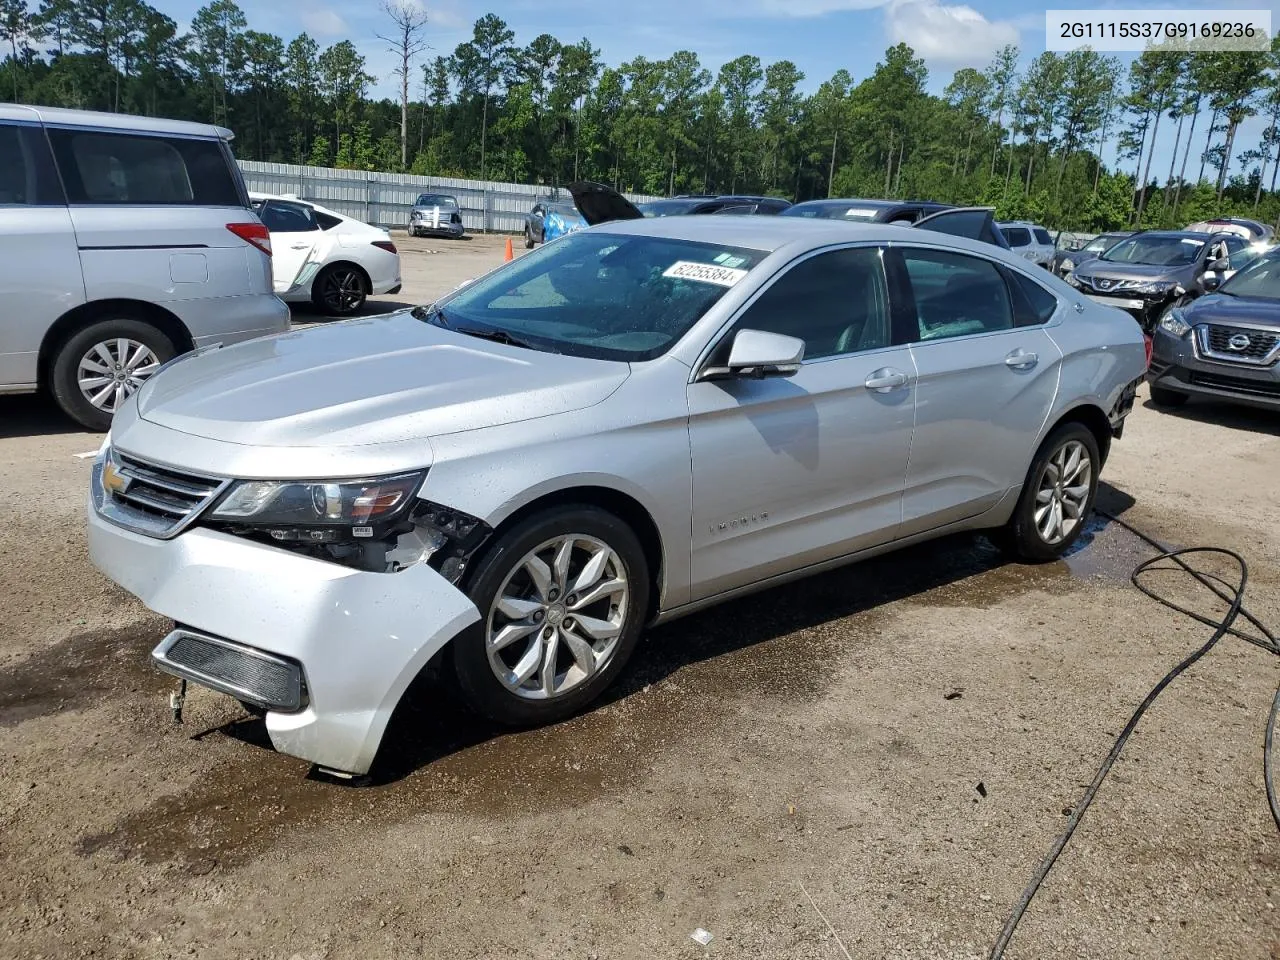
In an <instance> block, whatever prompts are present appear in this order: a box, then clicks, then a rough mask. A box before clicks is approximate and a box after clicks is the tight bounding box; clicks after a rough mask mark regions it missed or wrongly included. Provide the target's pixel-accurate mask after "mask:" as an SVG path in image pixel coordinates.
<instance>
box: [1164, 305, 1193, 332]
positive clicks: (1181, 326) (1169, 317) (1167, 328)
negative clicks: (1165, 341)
mask: <svg viewBox="0 0 1280 960" xmlns="http://www.w3.org/2000/svg"><path fill="white" fill-rule="evenodd" d="M1160 329H1161V330H1163V331H1164V332H1165V333H1171V334H1173V335H1174V336H1175V337H1185V336H1186V335H1187V334H1188V333H1190V332H1191V324H1189V323H1187V320H1186V317H1185V316H1183V313H1182V311H1181V310H1179V309H1178V308H1177V307H1174V308H1173V309H1171V310H1168V311H1166V312H1165V315H1164V316H1163V317H1161V318H1160Z"/></svg>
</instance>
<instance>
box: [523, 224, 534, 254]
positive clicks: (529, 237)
mask: <svg viewBox="0 0 1280 960" xmlns="http://www.w3.org/2000/svg"><path fill="white" fill-rule="evenodd" d="M524 248H525V249H526V250H532V249H533V230H532V229H531V228H529V227H525V228H524Z"/></svg>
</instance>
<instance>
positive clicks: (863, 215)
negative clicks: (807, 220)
mask: <svg viewBox="0 0 1280 960" xmlns="http://www.w3.org/2000/svg"><path fill="white" fill-rule="evenodd" d="M882 209H883V208H882V207H859V206H848V205H846V204H843V203H815V204H814V205H813V206H809V205H808V204H805V203H800V204H796V206H794V207H788V208H787V209H786V210H783V211H782V212H781V213H780V214H779V216H781V217H820V218H822V219H823V220H860V221H863V222H870V221H872V220H874V219H875V218H876V214H878V213H879V212H880V211H881V210H882Z"/></svg>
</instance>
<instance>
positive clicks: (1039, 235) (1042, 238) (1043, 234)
mask: <svg viewBox="0 0 1280 960" xmlns="http://www.w3.org/2000/svg"><path fill="white" fill-rule="evenodd" d="M1032 232H1033V233H1034V234H1035V235H1036V243H1042V244H1044V245H1045V246H1046V247H1052V246H1053V237H1051V236H1049V231H1048V230H1042V229H1041V228H1039V227H1036V229H1035V230H1033V231H1032Z"/></svg>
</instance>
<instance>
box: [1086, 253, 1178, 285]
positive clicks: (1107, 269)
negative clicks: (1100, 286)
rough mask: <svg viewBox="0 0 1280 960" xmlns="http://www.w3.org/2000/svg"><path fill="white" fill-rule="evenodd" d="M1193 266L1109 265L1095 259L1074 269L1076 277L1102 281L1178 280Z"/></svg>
mask: <svg viewBox="0 0 1280 960" xmlns="http://www.w3.org/2000/svg"><path fill="white" fill-rule="evenodd" d="M1194 266H1195V265H1194V264H1189V263H1188V264H1183V265H1182V266H1178V267H1172V266H1160V265H1157V264H1148V263H1111V262H1109V261H1106V260H1099V259H1096V258H1095V259H1092V260H1088V261H1086V262H1084V263H1082V264H1080V265H1079V266H1078V267H1076V276H1078V277H1083V276H1088V277H1099V278H1101V279H1103V280H1180V279H1182V278H1183V274H1184V273H1187V272H1189V271H1192V270H1193V268H1194Z"/></svg>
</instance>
